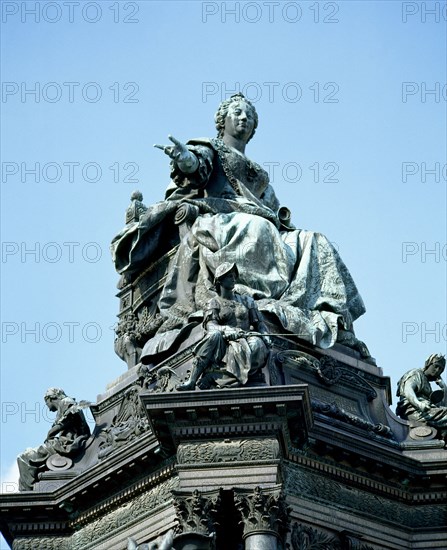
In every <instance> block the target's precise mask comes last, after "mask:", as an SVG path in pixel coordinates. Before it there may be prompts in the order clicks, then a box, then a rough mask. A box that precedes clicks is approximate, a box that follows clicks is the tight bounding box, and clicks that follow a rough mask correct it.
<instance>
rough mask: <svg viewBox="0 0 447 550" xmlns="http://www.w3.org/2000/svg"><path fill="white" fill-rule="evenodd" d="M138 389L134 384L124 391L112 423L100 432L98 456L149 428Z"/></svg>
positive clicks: (120, 445) (113, 449)
mask: <svg viewBox="0 0 447 550" xmlns="http://www.w3.org/2000/svg"><path fill="white" fill-rule="evenodd" d="M140 389H141V388H140V387H139V386H137V385H134V386H131V387H130V388H129V389H127V390H126V391H125V393H124V395H123V398H122V401H121V404H120V408H119V410H118V413H117V414H116V416H115V417H114V419H113V421H112V424H111V425H110V426H109V427H107V428H105V429H104V430H103V431H102V432H101V437H102V441H101V443H100V447H99V452H98V458H100V459H103V458H105V457H106V456H108V455H110V454H111V453H113V452H114V451H116V450H117V449H119V448H120V447H122V446H123V445H127V444H129V443H130V442H131V441H133V440H134V439H136V438H137V437H139V436H140V435H142V434H143V433H145V432H147V431H148V430H149V421H148V419H147V416H146V413H145V411H144V408H143V406H142V404H141V401H140V398H139V391H140Z"/></svg>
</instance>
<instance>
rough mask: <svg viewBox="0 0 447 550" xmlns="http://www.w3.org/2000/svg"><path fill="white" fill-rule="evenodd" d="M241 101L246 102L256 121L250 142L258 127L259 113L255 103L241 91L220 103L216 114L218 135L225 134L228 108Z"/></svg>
mask: <svg viewBox="0 0 447 550" xmlns="http://www.w3.org/2000/svg"><path fill="white" fill-rule="evenodd" d="M239 102H244V103H246V104H247V106H248V107H249V109H250V110H251V112H252V114H253V122H254V125H253V131H252V133H251V135H250V136H249V138H248V139H247V143H248V142H249V141H250V140H251V138H252V137H253V136H254V135H255V132H256V128H257V127H258V113H257V112H256V109H255V106H254V105H253V103H252V102H251V101H250V100H249V99H247V98H246V97H245V96H244V95H243V94H241V93H238V94H234V95H232V96H231V97H229V98H228V99H225V100H224V101H222V103H221V104H220V105H219V108H218V109H217V112H216V114H215V115H214V121H215V123H216V130H217V135H218V137H220V138H221V137H222V136H223V135H224V130H225V119H226V118H227V115H228V110H229V108H230V106H231V105H233V104H234V103H239Z"/></svg>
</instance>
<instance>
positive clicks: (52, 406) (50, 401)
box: [45, 396, 57, 412]
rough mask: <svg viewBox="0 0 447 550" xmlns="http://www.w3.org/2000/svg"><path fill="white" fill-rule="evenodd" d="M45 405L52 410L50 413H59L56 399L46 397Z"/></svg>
mask: <svg viewBox="0 0 447 550" xmlns="http://www.w3.org/2000/svg"><path fill="white" fill-rule="evenodd" d="M45 403H46V405H47V407H48V408H49V409H50V411H52V412H55V411H57V407H56V399H55V398H52V397H49V396H46V397H45Z"/></svg>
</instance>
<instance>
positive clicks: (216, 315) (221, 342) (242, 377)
mask: <svg viewBox="0 0 447 550" xmlns="http://www.w3.org/2000/svg"><path fill="white" fill-rule="evenodd" d="M237 276H238V270H237V267H236V265H235V264H233V263H229V262H224V263H222V264H220V265H219V266H218V267H217V269H216V272H215V276H214V284H215V288H216V292H217V296H216V297H215V298H212V299H211V300H210V301H209V302H208V307H207V311H206V312H205V318H204V321H203V326H204V328H205V329H206V334H205V336H204V338H203V339H202V340H201V342H199V343H198V344H197V346H196V347H195V349H194V351H193V354H194V361H193V367H192V371H191V375H190V377H189V380H188V381H186V382H185V383H183V384H180V385H179V386H177V390H179V391H185V390H194V389H195V387H196V384H197V381H198V380H199V378H200V377H202V378H201V381H200V383H199V386H200V387H202V388H203V389H206V388H210V387H216V386H217V387H234V386H243V385H244V384H246V383H247V381H248V378H249V377H253V376H254V375H255V374H256V373H259V372H260V370H261V369H262V367H263V366H264V365H265V364H266V362H267V358H268V354H269V349H268V345H269V343H270V342H269V339H268V336H264V335H263V334H265V333H266V327H265V324H264V321H263V319H262V316H261V314H260V312H259V311H258V309H257V307H256V304H255V301H254V300H253V298H251V297H249V296H242V295H240V294H238V293H237V292H235V291H234V285H235V282H236V279H237Z"/></svg>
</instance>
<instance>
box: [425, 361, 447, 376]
mask: <svg viewBox="0 0 447 550" xmlns="http://www.w3.org/2000/svg"><path fill="white" fill-rule="evenodd" d="M444 368H445V360H444V361H442V360H437V361H433V362H432V363H430V364H429V365H428V367H426V368H425V369H424V373H425V376H426V377H427V378H428V379H429V380H438V378H439V377H440V376H441V374H442V373H443V371H444Z"/></svg>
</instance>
